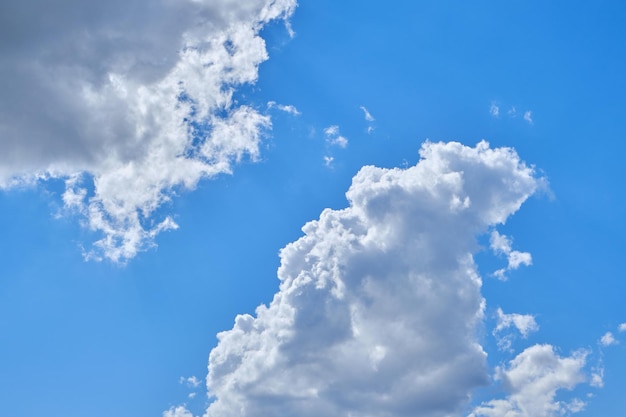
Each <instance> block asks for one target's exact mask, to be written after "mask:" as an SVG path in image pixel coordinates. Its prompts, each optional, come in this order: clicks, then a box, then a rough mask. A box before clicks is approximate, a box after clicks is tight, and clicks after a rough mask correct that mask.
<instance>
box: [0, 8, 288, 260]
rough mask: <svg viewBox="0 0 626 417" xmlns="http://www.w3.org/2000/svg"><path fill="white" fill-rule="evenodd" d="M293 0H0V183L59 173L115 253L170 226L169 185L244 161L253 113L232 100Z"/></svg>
mask: <svg viewBox="0 0 626 417" xmlns="http://www.w3.org/2000/svg"><path fill="white" fill-rule="evenodd" d="M295 5H296V2H295V0H250V1H242V2H238V1H230V0H178V1H173V0H124V1H121V0H112V1H107V2H85V1H78V0H70V1H66V0H48V1H41V0H19V1H17V0H9V1H4V2H2V4H1V5H0V50H1V51H2V54H1V55H0V90H1V91H2V92H3V93H2V96H0V187H9V186H11V185H15V184H23V183H25V182H33V181H36V180H37V179H39V178H50V177H56V178H64V179H66V180H67V182H66V185H67V192H66V193H65V195H64V201H65V204H66V205H67V206H68V207H71V208H73V209H74V210H76V211H78V212H80V213H82V214H83V215H85V216H86V218H87V223H88V225H89V227H90V228H92V229H93V230H96V231H99V232H101V233H102V236H103V237H102V239H101V240H99V241H98V242H96V245H95V249H96V251H95V252H94V251H92V252H91V254H92V255H93V256H96V257H100V256H105V257H108V258H110V259H113V260H114V261H123V260H125V259H128V258H130V257H132V256H134V255H135V254H136V253H137V251H138V250H141V249H143V248H145V247H146V246H149V245H150V244H151V243H152V239H153V238H154V236H155V235H156V234H157V233H158V232H159V231H161V230H164V229H168V228H173V227H176V226H175V223H174V222H173V221H172V220H171V219H170V218H168V217H167V216H162V217H161V218H154V216H153V214H154V213H155V210H156V209H157V208H158V207H159V206H160V205H161V204H162V203H163V202H164V201H166V200H167V199H168V198H169V197H170V195H171V192H172V191H173V190H175V189H176V188H177V187H187V188H190V187H193V186H194V185H195V184H196V183H197V181H198V180H199V179H201V178H204V177H211V176H213V175H216V174H219V173H225V172H230V170H231V167H232V163H233V162H235V161H239V160H241V159H242V158H244V157H249V158H252V159H254V158H255V157H257V155H258V152H259V150H258V149H259V148H258V145H259V140H260V138H261V136H262V134H263V131H264V130H265V129H267V128H269V127H270V125H271V123H270V120H269V118H268V117H267V116H265V115H262V114H260V113H259V112H257V111H256V110H255V109H254V108H251V107H248V106H245V105H239V104H237V103H236V102H235V101H234V100H233V93H234V91H235V89H236V87H237V86H239V85H241V84H243V83H251V82H254V81H255V80H256V78H257V74H258V71H257V69H258V65H259V64H260V63H261V62H263V61H264V60H266V59H267V52H266V48H265V43H264V41H263V39H262V38H261V37H260V36H259V31H260V30H261V28H262V27H263V26H264V25H265V24H267V23H268V22H269V21H271V20H273V19H280V18H288V17H289V16H290V15H291V13H292V12H293V10H294V8H295Z"/></svg>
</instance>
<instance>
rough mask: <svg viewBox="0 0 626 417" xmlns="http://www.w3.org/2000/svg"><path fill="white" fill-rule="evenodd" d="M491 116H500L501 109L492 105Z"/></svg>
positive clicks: (490, 108)
mask: <svg viewBox="0 0 626 417" xmlns="http://www.w3.org/2000/svg"><path fill="white" fill-rule="evenodd" d="M489 114H490V115H492V116H493V117H498V116H500V107H498V106H497V105H496V104H495V103H491V107H489Z"/></svg>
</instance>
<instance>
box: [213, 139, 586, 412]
mask: <svg viewBox="0 0 626 417" xmlns="http://www.w3.org/2000/svg"><path fill="white" fill-rule="evenodd" d="M420 154H421V160H420V161H419V162H418V163H417V165H415V166H413V167H410V168H407V169H382V168H376V167H373V166H366V167H364V168H362V169H361V170H360V171H359V173H358V174H357V175H356V176H355V177H354V179H353V182H352V186H351V187H350V189H349V191H348V192H347V194H346V196H347V198H348V201H349V206H348V207H347V208H345V209H343V210H330V209H327V210H325V211H323V212H322V214H321V216H320V218H319V220H316V221H312V222H309V223H307V224H306V225H305V226H304V228H303V231H304V236H303V237H302V238H300V239H299V240H297V241H295V242H293V243H291V244H289V245H287V246H286V247H285V248H284V249H282V251H281V253H280V257H281V266H280V268H279V270H278V277H279V279H280V289H279V291H278V293H277V294H276V295H275V296H274V298H273V300H272V302H271V303H270V304H269V306H265V305H261V306H259V307H258V308H257V310H256V315H255V316H252V315H247V314H244V315H239V316H237V317H236V320H235V325H234V327H233V328H232V329H231V330H228V331H225V332H222V333H220V334H219V335H218V339H219V342H218V344H217V346H216V347H215V348H214V349H213V350H212V352H211V354H210V358H209V374H208V378H207V385H208V389H209V393H210V395H212V396H213V398H214V401H213V402H212V403H211V404H210V406H209V407H208V409H207V411H206V414H205V417H235V416H236V417H267V416H285V417H291V416H293V417H295V416H298V417H307V416H311V417H312V416H316V417H317V416H329V417H339V416H341V417H345V416H351V417H390V416H394V417H401V416H416V415H419V416H424V417H428V416H433V417H434V416H438V417H440V416H451V415H459V413H460V412H461V410H462V409H463V407H466V406H467V404H468V401H469V399H470V395H471V392H472V390H473V389H475V388H476V387H478V386H481V385H486V384H488V383H489V371H488V367H487V365H486V353H485V352H484V351H483V348H482V347H481V345H480V343H479V336H478V333H479V330H480V327H481V325H482V322H483V315H484V309H485V300H484V298H483V297H482V295H481V285H482V283H481V278H480V276H479V274H478V272H477V268H476V265H475V263H474V259H473V254H474V253H475V252H476V251H477V250H479V245H478V243H477V240H476V238H477V236H479V235H482V234H484V233H487V232H489V231H490V230H493V227H495V226H497V225H498V224H502V223H504V222H505V221H506V220H507V218H508V217H509V216H510V215H512V214H513V213H515V212H516V211H517V210H518V209H519V208H520V206H521V205H522V203H523V202H524V201H525V200H526V199H527V198H528V197H529V196H530V195H532V194H533V193H534V192H535V191H536V190H537V189H538V188H540V187H541V186H542V180H541V179H540V178H537V177H536V175H535V173H534V171H533V169H532V168H531V167H528V166H527V165H525V164H524V163H523V162H522V161H520V159H519V157H518V155H517V154H516V153H515V152H514V151H513V150H512V149H509V148H498V149H491V148H490V147H489V145H488V144H487V143H486V142H480V143H479V144H478V145H477V146H476V147H473V148H472V147H467V146H464V145H461V144H459V143H454V142H453V143H430V142H427V143H426V144H424V145H423V147H422V149H421V151H420ZM531 353H532V352H531ZM555 360H558V359H555ZM517 362H519V364H520V365H526V364H527V363H528V361H526V360H525V359H524V358H521V359H519V360H518V361H517ZM517 362H515V363H513V364H512V367H511V369H510V370H509V373H510V379H511V381H513V377H514V376H515V375H516V374H515V373H514V372H513V370H514V369H518V368H519V369H521V368H520V367H519V366H518V363H517ZM569 368H570V367H569V365H568V369H569ZM572 372H574V371H572ZM568 375H569V374H568ZM572 378H573V379H575V378H574V377H572ZM553 386H554V387H555V388H554V389H556V388H558V387H559V386H560V385H558V384H557V385H554V384H552V385H550V387H553ZM565 386H569V385H567V384H565ZM515 387H517V385H515ZM524 392H525V391H524ZM516 404H519V402H518V403H515V404H514V405H513V406H515V407H516V406H517V405H516ZM486 407H487V408H489V407H491V405H487V406H486ZM487 408H482V409H481V410H480V411H481V412H483V414H487V413H488V412H485V410H486V409H487ZM494 415H495V414H494Z"/></svg>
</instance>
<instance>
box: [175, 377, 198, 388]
mask: <svg viewBox="0 0 626 417" xmlns="http://www.w3.org/2000/svg"><path fill="white" fill-rule="evenodd" d="M178 382H180V383H181V384H185V385H187V386H188V387H189V388H197V387H198V386H199V385H200V384H201V383H202V380H200V379H198V378H196V377H195V376H190V377H189V378H185V377H183V376H181V377H180V379H179V380H178Z"/></svg>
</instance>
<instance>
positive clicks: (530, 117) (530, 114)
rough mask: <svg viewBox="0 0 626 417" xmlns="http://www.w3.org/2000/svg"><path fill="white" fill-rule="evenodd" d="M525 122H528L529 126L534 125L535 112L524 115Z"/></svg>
mask: <svg viewBox="0 0 626 417" xmlns="http://www.w3.org/2000/svg"><path fill="white" fill-rule="evenodd" d="M524 120H526V121H527V122H528V123H529V124H531V125H532V124H533V112H532V111H530V110H528V111H527V112H525V113H524Z"/></svg>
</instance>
